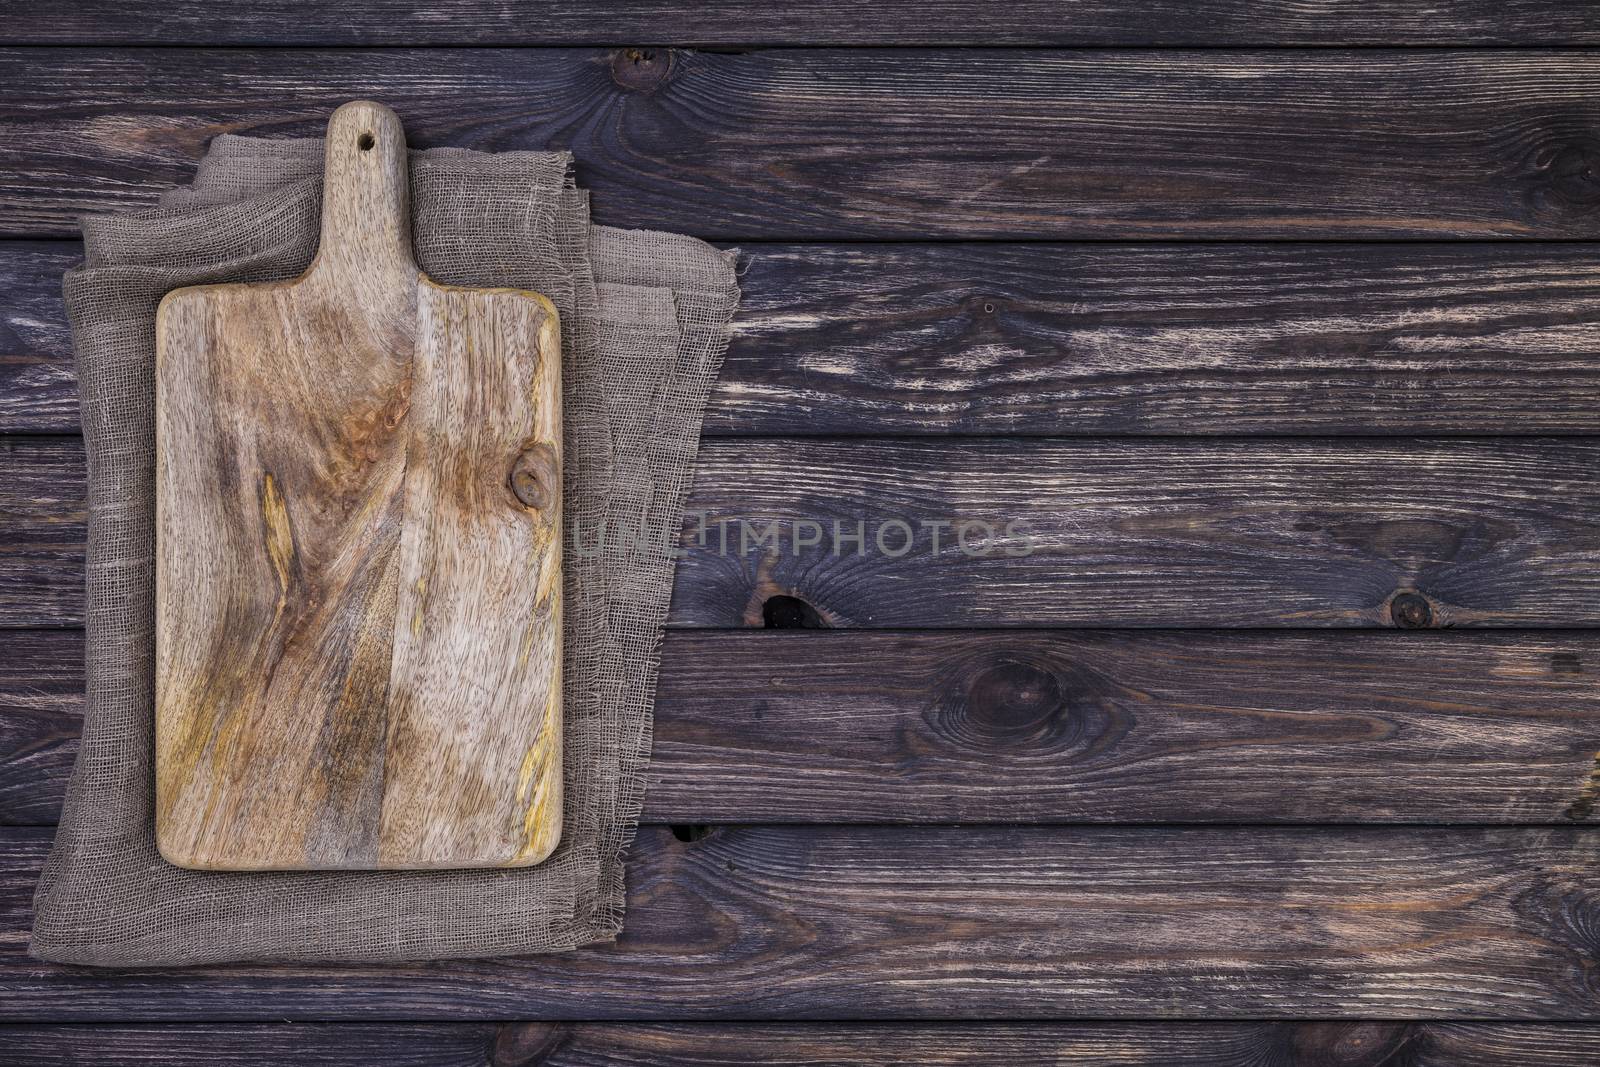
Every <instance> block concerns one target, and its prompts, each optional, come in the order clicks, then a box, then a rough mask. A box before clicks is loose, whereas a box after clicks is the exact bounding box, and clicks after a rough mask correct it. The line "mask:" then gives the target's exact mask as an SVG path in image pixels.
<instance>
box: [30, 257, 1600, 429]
mask: <svg viewBox="0 0 1600 1067" xmlns="http://www.w3.org/2000/svg"><path fill="white" fill-rule="evenodd" d="M78 255H79V252H78V246H77V245H76V244H65V243H60V242H0V291H5V292H7V293H8V298H7V302H8V307H6V308H3V309H0V432H11V433H41V432H43V433H60V432H75V431H76V430H77V429H78V421H79V420H78V402H77V393H76V378H75V374H74V372H73V368H72V364H71V341H70V338H69V337H68V336H67V328H66V315H65V311H64V310H63V309H62V307H61V297H60V290H61V274H62V272H63V271H65V270H66V269H67V268H68V267H69V266H70V265H71V264H72V263H73V262H74V261H75V260H76V259H77V258H78ZM740 285H741V287H742V288H743V290H744V298H743V301H742V305H741V309H740V313H739V317H738V319H737V321H736V322H735V323H734V336H733V343H732V345H731V346H730V348H729V351H728V359H727V362H726V364H725V366H724V368H723V372H722V375H721V378H720V380H719V381H718V383H717V388H716V391H715V392H714V393H713V394H712V397H711V403H710V406H709V408H708V410H707V413H706V423H705V428H706V432H707V433H708V434H710V435H713V436H726V435H751V434H786V435H797V436H800V435H822V434H861V433H880V434H883V433H894V434H945V433H963V434H966V433H1006V434H1028V435H1033V434H1040V435H1047V434H1074V435H1075V434H1124V433H1136V434H1175V435H1180V436H1182V435H1199V434H1241V433H1260V434H1285V433H1286V434H1304V433H1319V434H1349V433H1356V434H1395V433H1407V434H1428V435H1436V434H1452V433H1496V434H1535V433H1538V434H1580V433H1581V434H1594V433H1600V330H1597V328H1596V326H1595V322H1596V320H1600V248H1597V247H1596V246H1594V245H1590V244H1583V243H1573V244H1542V245H1515V244H1475V243H1453V244H1450V243H1447V244H1423V245H1416V244H1373V245H1337V244H1290V245H1284V244H1255V245H1217V244H1189V245H1159V244H1158V245H1100V244H1021V245H997V244H964V245H927V244H905V245H805V244H800V245H768V246H763V247H761V248H759V249H756V250H754V251H753V254H752V255H751V256H750V257H749V262H748V268H747V269H746V271H745V273H744V274H743V275H742V276H741V278H740ZM934 386H936V387H934Z"/></svg>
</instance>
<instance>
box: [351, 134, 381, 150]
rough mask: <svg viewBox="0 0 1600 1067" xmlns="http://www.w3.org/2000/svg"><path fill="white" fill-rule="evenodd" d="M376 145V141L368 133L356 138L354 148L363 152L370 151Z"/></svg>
mask: <svg viewBox="0 0 1600 1067" xmlns="http://www.w3.org/2000/svg"><path fill="white" fill-rule="evenodd" d="M377 143H378V142H377V140H376V139H375V138H374V137H373V136H372V134H370V133H364V134H362V135H361V136H360V137H357V138H356V147H357V148H359V149H361V151H363V152H370V151H372V146H373V145H375V144H377Z"/></svg>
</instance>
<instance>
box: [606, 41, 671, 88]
mask: <svg viewBox="0 0 1600 1067" xmlns="http://www.w3.org/2000/svg"><path fill="white" fill-rule="evenodd" d="M670 73H672V53H671V52H670V51H667V50H665V49H660V50H658V49H654V48H624V49H621V50H619V51H617V52H614V53H612V56H611V80H612V81H614V82H616V83H617V84H618V85H620V86H622V87H623V88H624V89H632V90H634V91H636V92H648V91H649V90H651V89H654V88H655V87H656V86H658V85H660V84H661V83H662V82H664V81H666V79H667V75H668V74H670Z"/></svg>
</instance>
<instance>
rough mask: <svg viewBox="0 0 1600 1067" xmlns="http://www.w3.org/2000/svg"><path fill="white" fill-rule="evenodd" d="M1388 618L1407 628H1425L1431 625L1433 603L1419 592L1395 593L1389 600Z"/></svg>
mask: <svg viewBox="0 0 1600 1067" xmlns="http://www.w3.org/2000/svg"><path fill="white" fill-rule="evenodd" d="M1389 618H1391V619H1392V620H1394V624H1395V625H1396V626H1400V627H1403V628H1405V629H1407V630H1421V629H1426V628H1427V627H1429V626H1432V625H1433V605H1432V604H1430V603H1429V602H1428V598H1427V597H1425V596H1423V595H1422V594H1421V593H1397V594H1396V595H1395V598H1394V599H1393V600H1391V601H1389Z"/></svg>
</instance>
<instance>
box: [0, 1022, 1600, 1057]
mask: <svg viewBox="0 0 1600 1067" xmlns="http://www.w3.org/2000/svg"><path fill="white" fill-rule="evenodd" d="M0 1046H4V1047H5V1048H6V1049H7V1055H8V1056H9V1057H10V1062H11V1063H12V1064H14V1065H15V1067H57V1065H59V1067H69V1065H71V1067H77V1065H79V1064H82V1063H84V1062H86V1061H89V1062H93V1063H95V1064H96V1065H98V1067H136V1065H160V1067H190V1065H194V1067H235V1065H238V1067H256V1065H257V1064H261V1063H278V1062H285V1063H287V1062H293V1063H296V1064H300V1065H304V1067H368V1065H370V1064H373V1063H383V1064H392V1065H394V1067H412V1065H415V1067H728V1065H729V1064H736V1063H746V1064H754V1063H761V1064H767V1065H770V1067H1235V1065H1245V1064H1248V1065H1250V1067H1395V1065H1399V1064H1404V1065H1405V1067H1592V1065H1593V1064H1594V1062H1595V1061H1596V1060H1597V1059H1600V1027H1597V1026H1594V1025H1590V1024H1583V1023H1569V1024H1564V1025H1563V1024H1528V1023H1490V1022H1466V1023H1450V1022H1431V1023H1404V1022H1259V1023H1257V1022H1224V1023H1205V1022H1132V1023H1130V1022H1090V1023H1048V1022H1043V1023H1042V1022H1029V1023H944V1024H938V1023H934V1024H918V1023H898V1022H894V1023H872V1022H862V1023H837V1022H818V1023H671V1022H665V1023H662V1022H655V1023H582V1022H580V1023H548V1022H519V1023H500V1024H496V1023H300V1024H295V1023H277V1024H272V1023H213V1024H209V1025H197V1024H180V1023H156V1024H147V1025H143V1026H136V1025H108V1024H99V1025H82V1024H79V1025H62V1026H30V1025H26V1024H12V1025H3V1026H0ZM1397 1057H1399V1058H1397Z"/></svg>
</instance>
